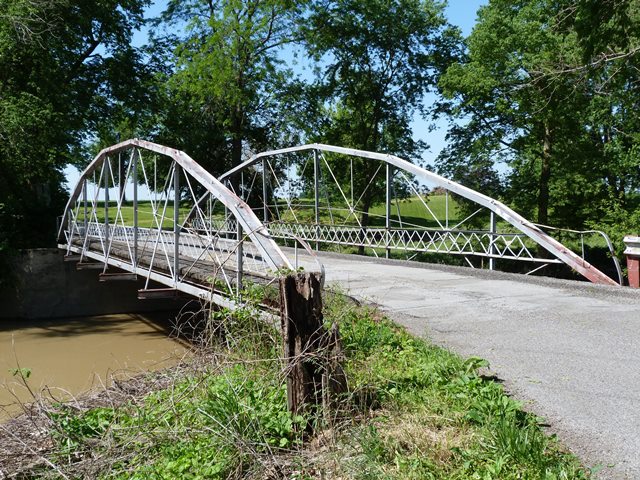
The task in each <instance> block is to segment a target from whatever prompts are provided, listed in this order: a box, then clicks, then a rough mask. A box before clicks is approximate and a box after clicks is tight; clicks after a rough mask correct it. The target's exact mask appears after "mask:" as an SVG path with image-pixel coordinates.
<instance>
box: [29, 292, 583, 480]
mask: <svg viewBox="0 0 640 480" xmlns="http://www.w3.org/2000/svg"><path fill="white" fill-rule="evenodd" d="M324 314H325V320H326V322H327V324H334V323H336V324H337V325H338V326H339V331H340V335H341V338H342V343H343V348H344V356H345V358H344V363H343V366H344V370H345V373H346V376H347V381H348V387H349V388H348V392H347V393H346V394H343V395H342V396H341V397H340V398H339V401H338V405H339V407H338V409H337V410H335V411H332V412H330V413H331V415H328V413H329V412H322V411H317V412H315V413H313V412H311V413H308V414H307V415H304V416H294V415H291V414H290V413H289V412H288V410H287V404H286V388H285V381H284V373H283V371H282V363H281V361H280V359H279V352H280V348H281V347H280V340H279V336H278V332H277V331H276V330H275V329H274V328H273V327H272V326H269V325H266V324H264V323H262V322H260V321H258V320H255V312H254V311H251V309H248V310H246V311H241V312H239V313H237V314H235V315H230V314H228V312H224V311H222V312H217V313H216V314H214V315H213V316H212V317H211V322H210V324H209V330H208V331H209V333H210V335H209V336H207V337H205V338H207V339H208V343H207V351H208V352H209V353H208V355H207V356H206V361H201V362H200V363H198V364H197V365H195V364H194V365H191V366H189V367H188V368H183V369H182V370H181V371H180V372H179V373H180V374H179V375H175V377H173V378H172V381H171V382H169V384H168V385H164V386H163V388H157V389H156V390H155V391H150V392H148V393H146V394H144V395H142V396H134V397H130V398H129V400H128V401H125V402H123V403H120V404H118V405H109V406H99V407H94V408H90V409H88V410H82V411H78V410H77V409H74V408H70V407H66V406H64V405H59V406H58V407H57V408H56V410H55V412H54V413H50V414H49V418H50V419H51V428H50V431H49V436H50V438H51V441H52V446H51V447H50V448H49V449H48V450H46V452H47V456H46V458H47V462H43V461H41V462H39V463H38V464H37V465H36V466H32V467H31V468H30V470H29V471H28V472H22V473H23V475H24V477H23V478H35V477H38V478H46V477H55V478H58V477H60V475H61V474H63V475H66V476H67V477H69V478H82V477H84V478H123V479H124V478H134V479H143V478H144V479H147V478H151V479H164V478H187V479H196V478H212V479H224V478H256V479H258V478H288V479H312V478H344V479H363V480H364V479H430V478H433V479H437V478H448V479H482V480H485V479H487V480H489V479H549V480H551V479H584V478H589V476H590V474H589V472H588V471H586V470H585V469H584V468H582V467H581V466H580V464H579V462H578V461H577V460H576V459H575V458H574V457H572V456H571V455H569V454H567V453H565V452H564V451H563V449H562V448H561V447H560V446H559V445H558V443H557V441H556V440H555V438H553V437H548V436H546V435H545V434H544V432H543V431H542V430H541V428H540V427H539V426H538V419H537V418H535V417H534V416H533V415H531V414H528V413H526V412H524V411H523V410H522V409H521V405H520V404H519V403H518V402H516V401H514V400H513V399H511V398H510V397H508V396H507V395H506V394H505V392H504V391H503V388H502V386H501V385H500V384H498V383H495V382H493V381H491V380H489V379H486V378H484V377H482V376H481V375H479V374H478V373H477V371H478V368H479V367H482V366H484V365H485V362H483V361H482V360H481V359H478V358H469V359H466V360H465V359H462V358H460V357H458V356H456V355H454V354H452V353H450V352H448V351H446V350H443V349H441V348H438V347H436V346H433V345H431V344H430V343H429V342H427V341H425V340H422V339H418V338H415V337H413V336H411V335H409V334H408V333H407V332H406V331H405V330H403V329H402V328H400V327H398V326H397V325H395V324H394V323H393V322H391V321H390V320H389V319H387V318H385V317H384V316H382V315H381V314H380V313H379V312H378V311H376V310H374V309H371V308H366V307H359V306H356V305H354V304H353V303H352V302H350V301H348V300H347V299H345V297H343V296H342V295H339V294H338V295H328V296H327V297H326V304H325V309H324ZM308 425H313V426H314V427H315V435H313V436H307V435H305V434H304V431H305V430H306V427H307V426H308Z"/></svg>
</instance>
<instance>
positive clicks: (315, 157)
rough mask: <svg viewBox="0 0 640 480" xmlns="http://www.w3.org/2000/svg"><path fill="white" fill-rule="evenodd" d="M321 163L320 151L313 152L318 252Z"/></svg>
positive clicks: (317, 245) (318, 243)
mask: <svg viewBox="0 0 640 480" xmlns="http://www.w3.org/2000/svg"><path fill="white" fill-rule="evenodd" d="M319 190H320V162H319V159H318V151H317V150H314V151H313V206H314V209H315V212H314V213H315V217H314V218H315V223H316V226H315V229H316V252H317V251H318V250H319V248H320V242H319V241H318V238H320V191H319Z"/></svg>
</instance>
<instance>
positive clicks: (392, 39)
mask: <svg viewBox="0 0 640 480" xmlns="http://www.w3.org/2000/svg"><path fill="white" fill-rule="evenodd" d="M308 24H309V27H308V28H307V29H306V30H305V33H306V41H307V45H308V48H309V51H310V52H311V54H312V55H313V57H314V58H315V60H316V61H317V62H318V64H319V67H318V68H319V78H318V80H317V82H316V84H315V85H314V91H315V93H316V94H317V96H318V99H319V101H320V102H321V105H322V108H321V109H318V110H316V111H315V112H314V113H316V114H318V113H320V114H321V116H320V118H319V120H320V121H316V122H315V123H314V122H310V125H313V126H314V128H315V131H313V132H310V135H309V136H310V138H312V139H314V140H318V141H322V142H326V143H332V144H337V145H342V146H347V147H352V148H358V149H363V150H370V151H378V152H389V153H394V154H396V155H400V156H403V157H405V158H408V159H413V160H418V159H419V158H420V156H421V154H422V152H423V150H424V149H425V147H426V145H425V144H424V142H422V141H418V140H415V139H414V137H413V135H412V131H411V125H410V124H411V121H412V119H413V116H414V114H416V113H417V112H419V113H424V112H425V111H426V109H425V106H424V104H423V99H424V96H425V94H426V93H427V92H429V91H430V89H431V88H432V87H433V86H434V85H435V77H434V74H435V72H436V71H437V70H438V69H442V68H444V66H445V65H447V64H448V62H449V61H450V59H451V57H452V50H454V49H455V47H456V45H457V40H458V32H457V30H456V29H454V28H452V27H451V26H449V25H448V23H447V22H446V19H445V17H444V13H443V5H442V4H441V3H438V2H434V1H431V0H365V1H362V0H323V1H320V2H318V3H317V4H315V5H314V9H313V12H312V15H311V17H310V19H309V22H308ZM332 163H333V166H334V167H335V168H334V170H335V174H336V175H337V179H338V181H339V182H340V183H342V184H343V185H345V186H349V187H350V177H351V169H350V168H345V166H344V165H340V164H339V163H337V162H336V161H333V162H332ZM353 173H354V178H353V182H354V185H353V187H354V190H355V191H356V192H358V193H356V194H355V196H356V198H360V202H359V205H356V206H354V207H356V208H357V209H358V210H360V211H362V212H363V214H362V220H361V223H362V224H363V225H367V223H368V211H369V208H370V207H371V206H372V204H373V203H374V202H377V201H380V200H381V199H382V198H383V196H384V191H385V190H384V184H385V176H384V171H382V173H381V174H380V175H378V176H377V177H375V178H372V177H373V175H372V174H373V173H374V172H373V171H372V170H371V162H367V161H365V160H363V159H354V160H353Z"/></svg>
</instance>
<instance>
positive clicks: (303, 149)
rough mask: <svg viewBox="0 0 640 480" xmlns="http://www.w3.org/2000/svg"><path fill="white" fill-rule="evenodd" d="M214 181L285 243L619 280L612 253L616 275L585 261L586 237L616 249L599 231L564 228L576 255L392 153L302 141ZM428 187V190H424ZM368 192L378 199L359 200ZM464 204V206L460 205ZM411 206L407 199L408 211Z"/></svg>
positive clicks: (221, 223)
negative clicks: (560, 267)
mask: <svg viewBox="0 0 640 480" xmlns="http://www.w3.org/2000/svg"><path fill="white" fill-rule="evenodd" d="M365 177H366V178H365ZM220 180H221V181H223V182H226V183H227V185H229V186H230V188H231V185H232V183H233V184H235V185H236V189H238V190H239V191H238V192H236V193H238V195H239V196H241V197H242V198H243V199H245V200H246V201H247V203H248V204H250V205H251V207H252V208H253V209H254V211H255V212H256V215H258V216H260V215H261V216H262V221H263V223H264V225H266V226H267V227H268V229H269V232H270V233H271V235H272V236H273V237H274V238H278V239H280V240H281V241H287V240H289V239H303V240H305V241H306V242H309V243H311V244H314V243H315V245H316V248H318V247H319V245H320V244H324V247H323V248H330V249H331V248H336V247H337V246H343V247H359V248H360V249H368V250H369V251H370V252H371V253H372V254H373V255H375V256H378V255H384V256H386V257H389V256H390V255H391V252H394V251H395V252H402V253H403V254H404V256H405V258H414V257H416V256H417V255H418V254H421V253H428V254H446V255H458V256H461V257H462V258H464V259H465V261H466V262H467V263H468V264H469V265H470V266H472V267H474V266H486V267H487V268H489V269H492V270H493V269H495V268H498V267H499V266H501V265H505V262H504V261H506V260H510V261H520V262H529V263H531V264H533V265H532V269H531V270H529V271H528V273H533V272H535V271H538V270H540V269H542V268H544V267H546V266H548V265H550V264H566V265H567V266H568V267H569V268H571V269H572V270H574V271H576V272H578V273H579V274H581V275H582V276H584V277H585V278H587V279H588V280H590V281H591V282H594V283H599V284H607V285H617V284H619V283H620V284H621V282H622V275H621V272H620V266H619V264H618V262H617V259H616V258H615V256H614V255H612V258H613V261H614V266H615V270H616V272H617V276H618V281H614V280H613V279H611V278H610V277H609V276H608V275H606V274H604V273H603V272H601V271H600V270H598V269H597V268H595V267H594V266H593V265H591V264H590V263H589V262H588V261H587V260H586V259H585V258H584V257H585V256H584V251H585V250H584V239H585V236H586V235H592V234H595V235H601V236H603V237H604V239H605V242H606V244H607V245H608V246H609V250H610V251H611V252H612V247H611V242H610V241H609V239H608V238H607V237H606V235H605V234H603V233H602V232H593V231H589V232H575V231H567V232H571V233H572V234H573V235H574V237H575V239H576V241H575V242H574V243H576V244H577V245H581V255H579V254H577V253H575V252H573V251H572V250H571V249H569V248H568V247H566V246H565V245H563V244H562V243H560V242H559V241H558V240H556V239H555V238H553V237H552V236H551V235H550V234H549V233H547V232H545V231H544V230H543V226H541V225H536V224H534V223H532V222H530V221H528V220H527V219H525V218H524V217H522V216H521V215H519V214H518V213H516V212H515V211H513V210H512V209H510V208H509V207H507V206H506V205H504V204H503V203H501V202H500V201H498V200H495V199H493V198H490V197H487V196H486V195H483V194H481V193H479V192H476V191H474V190H472V189H470V188H467V187H465V186H463V185H460V184H458V183H456V182H453V181H451V180H448V179H446V178H444V177H441V176H439V175H437V174H435V173H433V172H430V171H428V170H425V169H423V168H421V167H419V166H417V165H415V164H413V163H410V162H408V161H406V160H403V159H401V158H398V157H396V156H393V155H387V154H381V153H374V152H367V151H362V150H355V149H348V148H342V147H335V146H331V145H323V144H310V145H303V146H299V147H292V148H286V149H281V150H274V151H269V152H263V153H259V154H257V155H253V156H252V157H251V158H250V159H249V160H247V161H246V162H244V163H243V164H241V165H239V166H237V167H236V168H234V169H232V170H230V171H229V172H227V173H225V174H224V175H222V176H221V177H220ZM231 180H234V181H233V182H232V181H231ZM425 187H429V188H430V189H431V194H430V195H427V194H425V191H424V190H425ZM376 192H377V193H376ZM434 192H436V193H438V195H435V194H434ZM367 195H369V196H370V198H376V195H377V197H383V198H384V200H383V202H382V204H380V205H375V203H373V202H369V203H370V204H369V205H368V206H365V204H366V199H367ZM434 197H440V200H441V202H440V203H441V204H440V210H442V207H444V211H443V212H442V211H441V212H438V211H436V210H437V208H436V207H437V205H435V204H434V203H432V199H433V198H434ZM443 197H444V201H442V200H443ZM460 199H462V200H460ZM462 202H466V203H465V206H466V208H465V209H463V208H460V205H461V204H462ZM378 203H380V202H378ZM442 203H444V205H442ZM407 204H412V205H411V213H410V215H407V213H406V205H407ZM211 222H212V223H211V225H215V228H216V229H218V230H219V231H227V232H233V230H234V228H235V226H234V222H233V220H232V219H229V218H227V219H226V220H225V219H223V218H217V219H211ZM191 225H192V227H193V228H195V229H196V230H198V229H200V228H204V226H205V224H203V223H202V221H201V220H199V219H195V218H194V219H193V221H192V223H191ZM207 228H210V227H207ZM546 229H547V230H550V231H554V232H555V231H557V230H558V229H551V227H546ZM565 236H566V235H565ZM612 253H613V252H612ZM474 258H476V259H480V262H481V263H480V265H478V262H477V261H476V262H475V264H474V262H473V261H472V260H473V259H474ZM483 259H484V260H486V264H485V263H484V261H483Z"/></svg>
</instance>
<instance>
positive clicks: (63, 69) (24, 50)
mask: <svg viewBox="0 0 640 480" xmlns="http://www.w3.org/2000/svg"><path fill="white" fill-rule="evenodd" d="M145 4H146V1H145V0H94V1H88V0H85V1H76V2H70V1H68V0H12V1H10V2H2V3H1V4H0V169H2V175H0V211H1V216H0V232H1V233H0V245H2V247H3V248H4V249H5V251H6V250H7V249H10V248H27V247H33V246H43V245H48V244H51V243H53V242H54V241H55V235H54V229H55V218H56V216H57V215H60V214H61V213H62V210H63V206H64V201H65V196H66V193H65V192H64V190H63V189H62V185H63V177H62V169H63V167H64V166H65V165H66V164H67V163H70V162H80V161H81V153H82V149H83V147H84V145H85V144H86V140H87V139H88V138H90V137H91V136H92V135H95V134H96V132H97V130H98V129H99V126H100V125H101V124H102V122H103V120H104V119H105V118H107V117H109V115H110V113H111V112H112V111H113V108H114V106H115V105H116V103H117V102H118V101H120V102H121V103H123V104H124V103H127V102H128V101H129V99H130V96H131V91H132V90H134V89H135V87H131V85H132V84H135V81H133V80H134V79H135V76H131V77H129V76H128V74H129V73H131V72H135V71H136V68H137V63H138V61H137V60H138V59H137V58H136V53H135V51H134V50H133V49H132V47H131V46H130V40H131V34H132V31H133V30H135V29H136V28H137V27H139V25H140V24H141V21H142V12H143V7H144V5H145Z"/></svg>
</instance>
